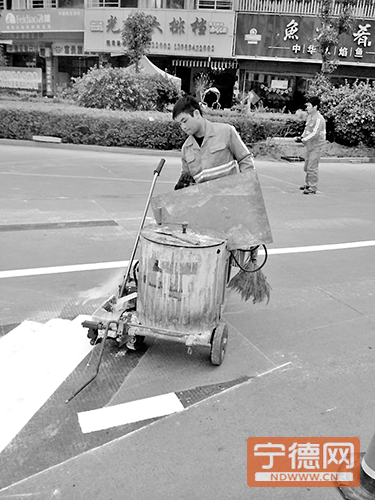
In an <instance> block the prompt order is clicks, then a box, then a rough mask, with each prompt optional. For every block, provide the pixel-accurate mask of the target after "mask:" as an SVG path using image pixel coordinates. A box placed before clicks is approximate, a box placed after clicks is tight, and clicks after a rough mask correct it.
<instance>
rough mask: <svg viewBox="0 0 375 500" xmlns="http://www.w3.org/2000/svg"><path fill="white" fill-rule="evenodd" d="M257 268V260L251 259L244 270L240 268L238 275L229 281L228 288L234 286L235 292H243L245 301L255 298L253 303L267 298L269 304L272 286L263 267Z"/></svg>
mask: <svg viewBox="0 0 375 500" xmlns="http://www.w3.org/2000/svg"><path fill="white" fill-rule="evenodd" d="M256 268H257V263H256V261H253V260H251V259H249V260H248V261H247V262H246V263H245V265H244V266H243V269H244V270H242V269H241V270H240V271H239V272H238V273H237V274H236V276H233V278H232V279H231V280H230V282H229V283H228V288H232V289H233V290H234V291H235V292H238V293H240V294H241V298H242V300H244V301H245V302H246V301H247V300H249V299H250V297H252V298H253V304H256V303H258V302H263V301H264V300H265V299H266V298H267V304H268V302H269V301H270V294H271V287H270V285H269V283H268V282H267V278H266V277H265V276H264V274H263V272H262V270H261V269H259V271H255V272H254V270H255V269H256Z"/></svg>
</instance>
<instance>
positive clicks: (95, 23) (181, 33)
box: [85, 9, 234, 57]
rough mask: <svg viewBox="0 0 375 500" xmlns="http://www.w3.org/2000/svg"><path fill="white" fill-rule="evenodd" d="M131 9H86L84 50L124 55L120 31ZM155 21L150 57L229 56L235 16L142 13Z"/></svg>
mask: <svg viewBox="0 0 375 500" xmlns="http://www.w3.org/2000/svg"><path fill="white" fill-rule="evenodd" d="M130 12H132V10H131V9H117V10H115V9H87V10H86V13H85V16H86V17H85V50H88V51H96V52H111V53H114V54H116V53H118V54H123V53H124V51H123V47H122V44H121V29H122V26H123V21H124V20H125V19H126V17H127V16H128V15H129V13H130ZM144 12H145V13H146V14H149V15H151V16H152V17H153V19H154V33H153V36H152V45H151V49H150V53H151V54H163V55H169V54H170V55H181V56H182V55H189V56H201V57H202V56H214V57H231V56H232V39H233V22H234V13H233V12H232V11H230V12H205V11H196V10H195V11H188V10H173V9H165V10H162V9H160V10H150V11H144Z"/></svg>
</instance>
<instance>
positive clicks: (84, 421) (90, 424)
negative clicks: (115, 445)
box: [78, 392, 184, 433]
mask: <svg viewBox="0 0 375 500" xmlns="http://www.w3.org/2000/svg"><path fill="white" fill-rule="evenodd" d="M183 409H184V406H183V405H182V403H181V401H180V400H179V399H178V397H177V396H176V394H175V393H174V392H171V393H168V394H162V395H161V396H154V397H151V398H146V399H140V400H137V401H131V402H130V403H123V404H120V405H116V406H106V407H104V408H99V409H97V410H91V411H85V412H81V413H78V421H79V424H80V426H81V429H82V432H83V433H88V432H94V431H100V430H103V429H109V428H110V427H116V426H118V425H124V424H130V423H133V422H140V421H142V420H147V419H149V418H156V417H163V416H165V415H170V414H172V413H176V412H179V411H182V410H183Z"/></svg>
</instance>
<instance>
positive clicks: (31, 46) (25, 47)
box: [7, 40, 44, 54]
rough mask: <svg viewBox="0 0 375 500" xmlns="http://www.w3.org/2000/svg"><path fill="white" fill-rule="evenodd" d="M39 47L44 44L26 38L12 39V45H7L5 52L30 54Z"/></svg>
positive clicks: (42, 46) (37, 50)
mask: <svg viewBox="0 0 375 500" xmlns="http://www.w3.org/2000/svg"><path fill="white" fill-rule="evenodd" d="M41 48H44V44H40V43H36V42H30V41H27V40H24V41H22V42H21V41H18V40H14V42H13V43H12V45H8V47H7V52H8V53H9V54H20V53H21V54H32V53H36V52H39V51H40V49H41Z"/></svg>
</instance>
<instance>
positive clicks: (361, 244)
mask: <svg viewBox="0 0 375 500" xmlns="http://www.w3.org/2000/svg"><path fill="white" fill-rule="evenodd" d="M373 246H375V240H370V241H354V242H351V243H334V244H331V245H312V246H306V247H288V248H271V249H267V252H268V255H284V254H292V253H306V252H324V251H327V250H350V249H352V248H365V247H373ZM259 254H260V255H262V254H264V251H263V250H259ZM128 263H129V261H127V260H120V261H114V262H97V263H95V264H72V265H70V266H53V267H37V268H34V269H17V270H12V271H0V279H4V278H21V277H25V276H41V275H43V274H59V273H75V272H79V271H97V270H101V269H117V268H120V267H127V265H128Z"/></svg>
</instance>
